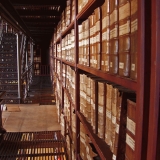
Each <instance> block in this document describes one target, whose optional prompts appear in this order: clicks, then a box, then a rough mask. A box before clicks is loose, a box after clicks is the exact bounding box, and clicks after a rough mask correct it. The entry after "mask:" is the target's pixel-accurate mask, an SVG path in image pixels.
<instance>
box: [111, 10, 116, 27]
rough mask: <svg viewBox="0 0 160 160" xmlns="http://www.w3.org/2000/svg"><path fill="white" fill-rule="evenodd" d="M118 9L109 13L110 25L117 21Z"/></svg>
mask: <svg viewBox="0 0 160 160" xmlns="http://www.w3.org/2000/svg"><path fill="white" fill-rule="evenodd" d="M117 13H118V11H117V9H115V10H114V11H113V12H112V13H111V14H110V25H112V24H113V23H114V22H117V21H118V14H117Z"/></svg>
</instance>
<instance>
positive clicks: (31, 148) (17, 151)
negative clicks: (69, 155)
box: [0, 131, 66, 160]
mask: <svg viewBox="0 0 160 160" xmlns="http://www.w3.org/2000/svg"><path fill="white" fill-rule="evenodd" d="M65 146H66V144H65V140H64V137H63V136H62V135H61V133H60V131H42V132H12V133H11V132H7V133H5V134H4V135H1V136H0V159H1V160H15V159H18V160H23V159H25V160H26V159H27V160H66V148H65Z"/></svg>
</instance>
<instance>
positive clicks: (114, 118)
mask: <svg viewBox="0 0 160 160" xmlns="http://www.w3.org/2000/svg"><path fill="white" fill-rule="evenodd" d="M112 123H113V124H116V117H115V116H113V115H112Z"/></svg>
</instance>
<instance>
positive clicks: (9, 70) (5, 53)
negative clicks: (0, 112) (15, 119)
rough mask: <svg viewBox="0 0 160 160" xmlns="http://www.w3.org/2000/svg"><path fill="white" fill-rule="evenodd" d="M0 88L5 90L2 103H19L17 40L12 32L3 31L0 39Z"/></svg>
mask: <svg viewBox="0 0 160 160" xmlns="http://www.w3.org/2000/svg"><path fill="white" fill-rule="evenodd" d="M0 90H1V91H6V95H5V96H4V97H3V99H4V103H6V104H8V103H14V104H17V103H20V99H19V98H18V77H17V42H16V35H15V34H13V33H3V34H2V35H1V39H0Z"/></svg>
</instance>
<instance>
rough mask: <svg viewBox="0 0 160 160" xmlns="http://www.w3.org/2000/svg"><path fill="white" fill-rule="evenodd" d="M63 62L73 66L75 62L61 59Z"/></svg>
mask: <svg viewBox="0 0 160 160" xmlns="http://www.w3.org/2000/svg"><path fill="white" fill-rule="evenodd" d="M62 62H63V63H65V64H67V65H69V66H72V67H75V63H74V62H70V61H66V60H62Z"/></svg>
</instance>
